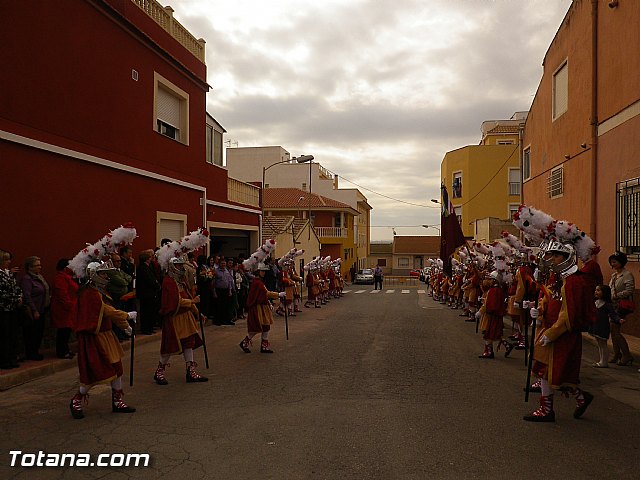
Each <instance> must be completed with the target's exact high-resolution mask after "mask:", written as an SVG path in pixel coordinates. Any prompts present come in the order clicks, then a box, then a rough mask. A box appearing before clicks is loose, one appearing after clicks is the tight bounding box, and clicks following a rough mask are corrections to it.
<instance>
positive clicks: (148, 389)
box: [0, 286, 640, 480]
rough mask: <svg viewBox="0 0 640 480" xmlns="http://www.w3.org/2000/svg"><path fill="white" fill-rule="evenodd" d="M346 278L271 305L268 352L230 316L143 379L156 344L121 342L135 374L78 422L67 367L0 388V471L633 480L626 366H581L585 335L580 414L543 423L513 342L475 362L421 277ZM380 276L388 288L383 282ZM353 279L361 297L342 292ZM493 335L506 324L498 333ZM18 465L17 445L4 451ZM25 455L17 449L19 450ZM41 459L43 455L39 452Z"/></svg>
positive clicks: (568, 409)
mask: <svg viewBox="0 0 640 480" xmlns="http://www.w3.org/2000/svg"><path fill="white" fill-rule="evenodd" d="M372 288H373V287H371V286H363V287H356V286H353V287H349V290H350V291H349V293H346V294H345V296H344V297H343V298H341V299H338V300H332V301H331V303H330V304H329V305H328V306H326V307H323V308H321V309H305V311H304V312H303V313H302V314H301V315H298V316H297V317H295V318H291V319H290V325H289V333H290V339H289V340H288V341H287V340H285V338H284V321H283V319H282V318H281V317H277V320H276V321H277V324H276V325H275V328H274V331H273V333H272V339H271V340H272V346H273V349H274V350H275V352H276V353H274V354H273V355H266V354H260V353H259V351H258V350H259V345H258V342H254V347H253V350H254V351H253V353H251V354H244V353H243V352H242V351H241V350H240V348H239V347H238V343H239V342H240V340H241V339H242V338H243V336H244V334H245V327H244V325H240V324H238V325H237V326H235V327H208V328H207V340H208V347H209V355H210V361H211V368H210V369H209V370H206V369H205V368H204V360H203V358H202V352H201V351H198V352H197V354H196V359H197V360H198V362H199V363H200V367H199V369H198V370H199V371H200V372H201V373H202V374H205V375H207V376H209V378H210V381H209V382H208V383H203V384H186V383H185V381H184V362H183V360H182V359H181V358H179V357H172V361H171V367H170V368H169V370H168V373H167V376H168V380H169V382H170V384H169V385H167V386H158V385H155V383H153V381H152V376H153V372H154V369H155V365H156V364H157V358H158V357H157V355H158V349H159V344H158V343H150V344H146V345H142V346H140V347H139V348H136V353H137V359H138V360H137V364H136V375H137V376H136V384H135V386H134V387H133V388H129V387H128V377H127V376H126V375H128V371H129V368H128V363H125V372H126V375H125V383H126V384H127V386H126V387H125V393H126V396H125V400H126V401H127V402H129V403H130V404H131V405H133V406H135V407H136V408H137V409H138V411H137V412H136V413H134V414H131V415H124V414H118V415H116V414H112V413H111V411H110V392H109V389H108V388H107V387H104V386H103V387H96V388H94V389H93V390H92V391H91V396H90V400H89V405H88V406H86V407H85V414H86V417H85V418H84V419H83V420H72V419H71V417H70V415H69V410H68V403H69V399H70V397H71V396H72V395H73V393H74V392H75V391H76V389H77V383H76V377H77V372H76V371H74V370H69V371H64V372H59V373H56V374H55V375H52V376H50V377H47V378H44V379H40V380H37V381H34V382H31V383H29V384H26V385H23V386H20V387H17V388H14V389H11V390H9V391H6V392H2V393H0V411H1V412H2V414H1V417H0V418H1V420H0V425H1V430H0V431H1V432H2V435H1V437H0V446H1V448H0V456H1V459H2V460H0V478H3V479H5V478H27V477H28V478H31V479H33V478H36V479H58V478H60V479H62V478H64V479H76V478H78V479H80V478H87V479H94V478H95V479H98V478H108V479H125V478H136V479H138V478H142V479H146V478H154V479H183V480H196V479H314V478H317V479H346V478H353V479H366V478H374V479H426V478H443V479H448V478H456V479H459V478H497V479H502V478H504V479H506V478H510V479H511V478H521V479H528V478H531V479H537V480H538V479H540V478H544V479H555V478H558V479H565V480H566V479H587V478H597V479H603V478H607V479H618V478H621V479H622V478H624V479H631V478H639V477H640V415H638V413H639V410H640V374H638V373H637V371H636V368H632V369H631V368H628V367H627V368H623V367H613V368H609V369H595V368H591V367H590V366H589V365H590V364H591V363H592V362H593V361H594V359H595V356H596V350H595V347H593V346H592V345H591V344H589V343H585V353H584V359H583V386H584V388H585V389H586V390H589V391H590V392H592V393H593V394H594V395H595V400H594V402H593V404H592V405H591V407H590V408H589V409H588V411H587V413H586V414H585V416H584V418H583V419H582V420H574V419H573V418H572V412H573V408H574V404H573V401H572V400H570V399H566V398H562V397H560V396H559V395H556V397H559V398H556V418H557V421H556V423H555V424H531V423H527V422H524V421H522V415H524V414H526V413H528V412H529V411H530V410H532V409H534V408H535V407H536V406H537V395H533V396H532V398H531V400H530V403H529V404H528V405H527V404H525V403H524V393H523V392H522V387H523V386H524V382H525V374H526V371H525V368H524V362H523V357H522V355H523V354H522V352H516V351H514V352H513V353H512V355H511V356H512V357H513V358H509V359H505V358H504V357H503V355H502V353H499V354H498V355H497V357H496V359H495V360H493V361H487V360H480V359H478V358H477V355H478V354H479V353H481V351H482V340H481V338H480V336H479V335H477V334H475V332H474V325H473V324H470V323H464V322H463V320H462V319H461V318H460V317H459V316H458V313H459V311H453V310H450V309H447V308H445V307H443V306H441V305H440V304H438V303H435V302H434V301H433V300H432V299H431V298H430V297H428V296H427V295H425V294H424V293H418V291H419V289H420V288H422V287H418V288H416V287H413V288H405V289H404V290H406V292H407V293H402V290H403V289H402V288H401V287H385V290H383V291H381V292H377V293H375V294H372V293H370V292H371V291H372ZM389 288H393V289H394V292H393V293H387V290H389ZM361 290H364V292H362V293H356V292H357V291H361ZM506 333H507V334H508V333H509V332H508V330H507V332H506ZM11 450H14V451H15V450H20V451H23V452H25V453H30V454H37V453H38V452H39V451H43V452H44V453H45V454H52V453H90V454H91V455H92V457H91V458H92V460H93V459H95V457H96V456H97V455H98V454H104V453H127V452H129V453H131V452H133V453H148V454H149V455H150V458H151V462H150V466H148V467H146V468H144V467H137V468H135V467H129V468H125V467H101V468H98V467H88V468H86V467H49V468H48V467H31V468H28V467H10V466H9V464H10V461H11V455H10V454H9V452H10V451H11ZM17 458H18V460H17V462H18V463H20V457H17ZM25 458H27V457H25ZM47 458H49V457H47Z"/></svg>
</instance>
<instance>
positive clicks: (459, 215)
mask: <svg viewBox="0 0 640 480" xmlns="http://www.w3.org/2000/svg"><path fill="white" fill-rule="evenodd" d="M453 210H454V211H455V212H456V217H458V223H459V224H460V225H462V207H455V208H454V209H453Z"/></svg>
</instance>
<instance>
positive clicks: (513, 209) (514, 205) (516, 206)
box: [507, 203, 520, 220]
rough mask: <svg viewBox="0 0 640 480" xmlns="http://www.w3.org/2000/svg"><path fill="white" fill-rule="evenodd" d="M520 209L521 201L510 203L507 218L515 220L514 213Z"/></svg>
mask: <svg viewBox="0 0 640 480" xmlns="http://www.w3.org/2000/svg"><path fill="white" fill-rule="evenodd" d="M519 209H520V204H519V203H510V204H509V205H508V206H507V218H508V219H509V220H513V215H514V214H515V213H516V212H517V211H518V210H519Z"/></svg>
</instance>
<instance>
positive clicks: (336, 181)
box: [333, 173, 338, 190]
mask: <svg viewBox="0 0 640 480" xmlns="http://www.w3.org/2000/svg"><path fill="white" fill-rule="evenodd" d="M333 189H334V190H338V174H337V173H334V174H333Z"/></svg>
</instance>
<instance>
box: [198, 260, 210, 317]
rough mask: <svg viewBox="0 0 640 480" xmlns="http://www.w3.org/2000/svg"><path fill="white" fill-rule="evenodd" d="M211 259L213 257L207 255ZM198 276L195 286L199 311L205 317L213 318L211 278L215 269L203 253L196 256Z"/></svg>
mask: <svg viewBox="0 0 640 480" xmlns="http://www.w3.org/2000/svg"><path fill="white" fill-rule="evenodd" d="M209 259H211V261H213V260H212V259H213V257H209ZM197 272H198V276H197V281H196V284H197V287H198V296H199V297H200V304H199V305H198V307H199V308H200V313H202V314H203V315H204V316H205V317H207V318H211V319H212V318H213V314H214V312H213V278H214V276H215V269H214V268H213V267H210V266H209V261H208V260H207V257H205V256H204V255H200V256H199V257H198V270H197Z"/></svg>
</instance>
